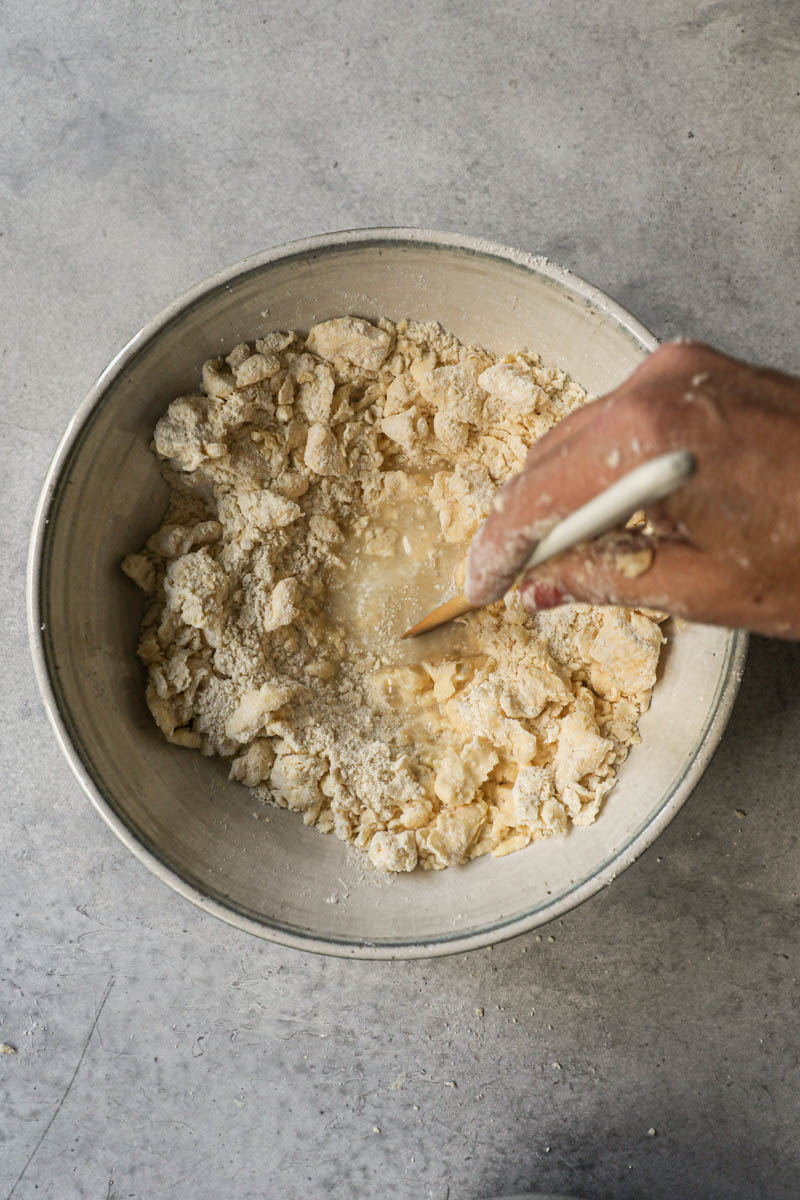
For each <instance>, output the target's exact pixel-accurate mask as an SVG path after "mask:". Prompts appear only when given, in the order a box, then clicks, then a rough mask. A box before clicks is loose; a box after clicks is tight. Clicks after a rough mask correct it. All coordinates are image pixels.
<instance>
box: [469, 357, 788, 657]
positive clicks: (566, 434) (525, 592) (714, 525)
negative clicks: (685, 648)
mask: <svg viewBox="0 0 800 1200" xmlns="http://www.w3.org/2000/svg"><path fill="white" fill-rule="evenodd" d="M678 449H687V450H690V451H691V452H692V453H693V454H694V455H695V458H696V460H697V471H696V474H695V475H694V477H693V478H692V479H691V480H690V481H689V482H688V483H687V484H686V485H685V486H684V487H682V488H681V489H680V490H679V491H678V492H676V493H675V494H673V495H672V496H670V497H668V498H667V499H666V500H664V501H662V502H661V503H660V504H658V505H656V506H654V507H653V508H652V509H651V510H648V512H647V524H646V525H645V526H644V527H643V528H641V529H638V530H637V529H634V530H630V531H627V532H625V533H617V534H611V535H609V536H608V537H605V538H602V539H598V540H597V541H596V542H593V543H590V544H588V545H587V546H585V547H580V548H578V549H576V550H574V551H571V552H570V553H568V554H565V555H563V556H561V557H560V558H558V559H556V560H554V561H553V562H550V563H546V564H544V565H542V566H541V567H537V568H536V569H535V570H533V571H531V572H529V573H528V574H527V575H526V576H525V578H524V579H523V581H522V584H521V595H522V600H523V603H524V604H525V606H526V608H528V609H529V610H531V611H536V610H538V609H544V608H553V607H555V606H557V605H559V604H563V603H567V602H569V601H570V600H580V601H587V602H588V603H590V604H616V605H626V606H629V607H644V608H655V609H661V610H665V611H667V612H671V613H675V614H678V615H680V616H684V617H687V618H689V619H691V620H695V621H703V622H708V623H710V624H716V625H732V626H738V627H744V628H749V629H752V630H755V631H757V632H760V633H766V634H771V635H776V636H779V637H800V380H799V379H796V378H794V377H792V376H789V375H783V374H780V373H779V372H777V371H771V370H765V369H762V368H758V367H754V366H750V365H748V364H747V363H742V362H738V361H737V360H736V359H733V358H729V357H727V355H724V354H721V353H719V352H718V351H716V350H713V349H711V348H710V347H709V346H705V345H702V344H700V343H697V342H674V343H671V344H668V345H665V346H662V347H661V348H660V349H658V350H656V351H655V352H654V353H653V354H652V355H651V356H650V357H649V358H648V359H647V360H646V361H645V362H644V363H643V364H642V365H641V366H640V367H639V368H638V369H637V370H636V371H634V373H633V374H632V375H631V376H630V378H629V379H627V380H626V381H625V383H623V384H622V385H621V386H620V387H619V388H617V389H616V390H615V391H613V392H611V393H610V394H608V395H607V396H604V397H602V398H601V399H599V400H597V401H595V402H594V403H592V404H589V405H587V406H586V407H584V408H582V409H580V410H579V411H577V412H573V413H571V414H570V415H569V416H567V417H565V418H564V420H563V421H561V422H560V424H559V425H558V426H557V427H556V428H555V429H553V430H552V431H551V432H550V433H547V434H546V435H545V436H544V437H542V438H541V439H540V440H539V441H537V442H536V443H535V445H534V446H533V447H532V448H531V450H530V451H529V453H528V457H527V460H526V463H525V466H524V468H523V469H522V471H521V472H520V473H519V474H518V475H517V476H516V477H515V478H514V479H512V480H511V481H510V482H509V483H508V484H506V486H505V487H504V488H503V489H502V490H501V491H500V492H499V493H498V495H497V497H496V499H495V502H494V507H493V510H492V512H491V514H490V515H489V517H488V518H487V520H486V521H485V522H484V524H483V526H482V528H481V529H480V531H479V533H478V534H477V536H476V537H475V540H474V541H473V543H472V547H471V549H470V554H469V562H468V570H467V583H466V591H467V596H468V598H469V600H470V601H471V602H472V603H473V604H478V605H484V604H488V603H489V602H490V601H492V600H495V599H497V598H498V597H499V596H501V595H503V593H504V592H505V591H506V590H507V589H508V588H509V587H510V586H511V584H512V583H513V581H514V579H515V578H516V576H517V574H518V572H519V571H520V570H521V569H522V566H523V565H524V563H525V561H526V559H527V558H528V556H529V555H530V553H531V551H532V550H533V548H534V546H535V545H536V542H537V541H538V540H539V538H541V537H542V536H543V534H544V533H545V532H547V530H548V529H550V528H552V526H553V525H555V524H556V522H557V521H559V520H561V519H562V518H563V517H565V516H566V515H567V514H568V513H570V512H572V511H573V510H574V509H576V508H578V507H579V506H580V505H581V504H584V503H585V502H586V501H587V500H589V499H591V497H592V496H594V495H596V494H597V493H598V492H599V491H601V490H602V489H603V488H605V487H607V486H608V485H609V484H611V483H612V482H613V481H614V480H615V479H618V478H619V477H620V476H621V475H624V474H625V473H626V472H628V471H630V470H631V469H632V468H633V467H635V466H637V465H638V464H639V463H641V462H643V461H645V460H646V459H648V458H652V457H654V456H655V455H658V454H663V453H664V452H666V451H668V450H678Z"/></svg>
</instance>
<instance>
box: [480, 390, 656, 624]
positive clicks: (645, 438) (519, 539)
mask: <svg viewBox="0 0 800 1200" xmlns="http://www.w3.org/2000/svg"><path fill="white" fill-rule="evenodd" d="M659 440H660V434H659V430H658V427H657V425H656V424H655V423H654V422H653V421H652V420H651V419H650V417H649V414H648V405H647V403H646V401H642V399H640V398H639V397H638V396H637V394H636V393H630V394H620V395H618V396H614V395H612V396H610V397H606V398H605V399H604V400H599V401H596V402H595V403H593V404H590V405H588V406H587V407H586V408H585V409H581V410H579V411H578V412H576V413H573V414H571V415H570V416H569V417H567V418H566V419H565V420H563V421H561V422H560V423H559V425H558V426H557V427H556V429H555V430H553V431H552V432H551V433H548V434H546V435H545V437H543V438H542V439H541V440H540V441H539V442H538V443H536V446H535V447H534V449H533V452H532V453H531V455H530V458H529V461H528V462H527V463H526V465H525V467H524V468H523V470H522V471H521V472H520V473H519V475H517V476H515V477H514V478H513V479H512V480H510V481H509V483H507V484H506V486H505V487H504V488H502V489H501V490H500V492H499V493H498V495H497V496H496V497H495V502H494V506H493V509H492V512H491V513H490V514H489V516H488V517H487V518H486V520H485V522H484V523H483V525H482V527H481V529H480V530H479V531H478V533H477V535H476V537H475V539H474V541H473V543H472V546H471V547H470V552H469V557H468V560H467V575H466V593H467V597H468V598H469V600H470V602H471V603H472V604H476V605H483V604H489V603H490V602H491V601H492V600H496V599H497V598H498V597H499V596H502V595H503V594H504V593H505V592H506V591H508V589H509V587H510V586H511V584H512V583H513V582H514V580H515V579H516V577H517V575H518V573H519V572H520V570H521V569H522V568H523V566H524V565H525V562H526V561H527V559H528V557H529V556H530V554H531V552H532V551H533V549H534V547H535V546H536V543H537V542H538V541H539V540H540V539H541V538H542V537H543V536H544V534H545V533H547V532H548V531H549V530H550V529H552V527H553V526H554V525H555V524H556V523H557V522H558V521H559V520H561V519H562V518H563V517H565V516H566V515H567V514H568V513H571V512H573V511H574V510H575V509H576V508H579V507H580V506H581V505H582V504H585V503H586V502H587V501H588V500H591V499H592V497H593V496H596V495H597V493H598V492H600V491H602V490H603V489H604V488H606V487H608V486H609V485H610V484H611V483H613V482H614V481H615V480H616V479H618V478H619V477H620V476H621V475H624V474H625V473H626V472H627V471H630V470H631V469H632V468H633V467H634V466H636V465H637V464H638V463H639V462H641V461H642V460H643V459H645V458H649V457H651V456H652V455H654V454H657V453H660V452H661V450H662V449H663V448H665V447H662V446H661V445H659Z"/></svg>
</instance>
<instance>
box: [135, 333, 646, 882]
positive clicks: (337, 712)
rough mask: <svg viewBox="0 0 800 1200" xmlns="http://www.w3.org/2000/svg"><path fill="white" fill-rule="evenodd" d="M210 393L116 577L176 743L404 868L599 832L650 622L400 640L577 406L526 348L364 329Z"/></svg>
mask: <svg viewBox="0 0 800 1200" xmlns="http://www.w3.org/2000/svg"><path fill="white" fill-rule="evenodd" d="M200 377H201V381H202V383H201V387H200V388H199V390H198V391H197V392H196V393H193V394H191V395H188V396H181V397H179V398H178V399H176V400H174V401H173V402H172V404H170V406H169V408H168V409H167V412H166V413H165V414H164V416H163V417H162V418H161V420H160V421H159V422H158V424H157V426H156V429H155V432H154V437H153V447H154V450H155V453H156V454H157V455H158V457H159V459H160V460H161V463H162V468H163V473H164V476H165V478H166V480H167V482H168V483H169V486H170V500H169V507H168V510H167V513H166V515H165V518H164V522H163V524H162V526H161V528H160V529H158V530H157V531H156V532H154V534H153V535H152V537H151V538H150V539H149V541H148V542H147V545H146V546H145V548H144V549H143V550H142V551H141V552H140V553H134V554H131V555H129V556H128V557H127V558H126V559H125V561H124V563H123V569H124V571H125V572H126V573H127V574H128V575H129V576H130V577H131V579H133V580H134V581H135V582H136V583H137V584H138V585H139V586H140V587H141V588H142V589H143V590H144V591H145V592H146V593H147V596H148V604H147V608H146V612H145V616H144V621H143V625H142V632H141V639H140V643H139V656H140V658H141V660H142V662H143V663H144V664H145V666H146V668H147V675H148V682H147V693H146V695H147V702H148V705H149V707H150V710H151V712H152V714H153V717H154V719H155V721H156V723H157V725H158V727H159V729H160V730H161V732H162V733H163V735H164V736H165V737H166V738H167V739H168V740H169V741H170V742H173V743H175V744H177V745H179V746H183V747H187V748H189V749H193V750H199V751H200V752H201V753H203V754H206V755H219V756H222V757H225V758H228V759H230V763H231V765H230V774H231V778H232V779H235V780H239V781H241V782H242V783H243V784H245V785H246V786H247V787H249V788H252V789H253V791H254V792H255V794H256V796H258V797H259V798H260V799H261V800H263V801H266V802H269V803H272V804H276V805H279V806H281V807H284V808H289V809H292V810H294V811H296V812H298V813H300V814H302V819H303V821H304V822H305V823H306V824H307V825H315V826H316V827H317V828H318V829H319V830H321V831H323V832H326V833H328V832H333V833H335V834H336V836H337V837H339V838H341V839H343V840H345V841H347V842H350V843H353V844H354V845H355V846H357V847H358V848H360V849H361V850H362V851H364V852H365V853H366V854H367V855H368V856H369V858H370V860H371V862H372V863H373V864H374V866H375V867H377V868H379V869H381V870H385V871H395V872H396V871H411V870H413V869H414V868H415V867H416V866H417V865H418V864H419V865H421V866H422V867H425V868H434V869H438V868H443V867H448V866H452V865H454V864H457V863H463V862H466V861H468V860H469V859H471V858H475V857H476V856H478V855H482V854H486V853H491V854H493V855H495V856H496V857H500V856H502V855H505V854H508V853H511V852H512V851H515V850H519V849H521V848H522V847H523V846H526V845H528V844H529V843H530V842H531V841H533V840H534V839H538V838H543V837H549V836H551V835H554V834H563V833H565V832H567V831H568V829H569V827H570V825H571V824H575V825H585V824H588V823H589V822H591V821H593V820H594V819H595V818H596V816H597V814H598V812H599V810H600V807H601V805H602V802H603V800H604V798H605V797H606V796H607V795H608V793H609V792H610V791H611V789H612V787H613V786H614V783H615V779H616V772H617V769H618V767H619V764H620V763H621V762H622V761H623V759H624V758H625V756H626V755H627V753H628V750H629V748H630V747H631V746H632V745H633V744H634V743H636V742H637V741H638V740H639V735H638V732H637V722H638V719H639V716H640V714H641V713H642V712H643V711H644V710H645V709H646V708H647V705H648V704H649V701H650V694H651V690H652V688H653V684H654V682H655V673H656V666H657V663H658V657H659V651H660V647H661V643H662V640H663V639H662V635H661V631H660V628H659V625H658V623H657V622H656V621H655V620H653V619H652V617H651V616H650V615H647V614H644V613H640V612H632V611H627V610H625V609H619V608H604V609H596V608H591V607H589V606H588V605H583V604H576V605H572V606H569V607H565V608H560V609H557V610H554V611H552V612H544V613H539V614H537V615H535V616H529V615H527V614H526V613H525V612H524V611H523V609H522V608H521V606H520V604H519V601H518V597H517V594H516V593H515V592H512V593H509V595H507V596H506V597H505V599H504V600H502V601H500V602H498V603H497V604H494V605H492V606H491V607H490V608H488V609H485V610H483V611H482V612H479V613H476V614H474V615H473V616H471V617H470V618H469V619H468V620H467V621H466V622H464V623H463V624H461V625H460V626H455V627H451V628H450V629H449V630H446V631H443V632H442V633H441V634H436V635H429V638H428V639H422V640H420V641H419V642H416V643H400V642H399V641H398V636H399V634H400V633H401V632H402V631H403V629H404V628H406V627H407V626H408V625H410V624H411V623H412V622H413V620H415V619H416V618H417V617H419V616H421V615H422V614H423V613H424V612H425V611H427V610H428V609H429V608H430V607H432V606H433V605H434V604H436V603H439V602H440V601H441V600H442V599H444V598H446V596H447V594H452V592H453V590H455V589H456V588H459V587H460V585H461V583H462V574H461V572H462V564H463V560H464V557H465V555H466V550H467V547H468V544H469V540H470V539H471V537H472V536H473V534H474V533H475V531H476V529H477V528H478V525H479V524H480V522H481V520H482V519H483V518H484V517H485V515H486V513H487V512H488V510H489V508H490V506H491V503H492V498H493V496H494V495H495V493H496V491H497V488H498V487H499V486H500V485H501V484H503V483H504V482H505V481H506V479H508V478H509V476H510V475H512V474H514V473H515V472H517V471H518V470H519V469H520V468H521V467H522V465H523V462H524V459H525V455H526V452H527V450H528V448H529V446H530V445H531V444H532V442H534V441H535V440H536V438H538V437H540V436H541V435H542V434H543V433H545V432H546V431H547V430H548V429H550V428H551V427H552V426H553V425H554V424H555V423H556V422H557V421H558V420H559V419H560V418H561V417H563V416H564V415H566V414H567V413H569V412H570V411H572V410H573V409H574V408H576V407H577V406H579V405H581V404H583V403H584V402H585V401H586V399H587V396H586V393H585V392H584V391H583V389H582V388H581V387H579V386H578V384H576V383H575V382H574V381H572V380H571V379H570V378H569V377H567V376H566V375H565V374H564V373H563V372H561V371H559V370H556V369H554V368H552V367H547V366H545V365H544V364H543V363H542V361H541V360H540V358H539V357H538V356H537V355H536V354H533V353H528V352H521V353H517V354H510V355H507V356H506V357H505V358H500V359H499V358H498V357H497V356H495V355H492V354H489V353H487V352H486V351H484V350H481V349H477V348H475V347H472V346H465V345H462V344H461V343H460V342H459V341H458V340H457V339H456V338H455V337H454V336H453V335H452V334H449V333H447V332H446V331H445V330H444V329H442V328H441V327H440V326H439V325H437V324H433V323H420V322H416V321H406V320H403V321H399V322H398V323H397V324H395V323H393V322H392V321H389V320H380V321H377V322H375V323H370V322H367V321H363V320H360V319H358V318H354V317H339V318H336V319H334V320H330V321H324V322H322V323H320V324H318V325H316V326H315V327H314V328H313V329H311V331H310V332H309V334H308V336H307V337H305V339H304V338H303V336H302V335H300V334H298V333H283V332H270V333H266V334H265V335H264V337H263V338H260V339H257V340H256V341H255V343H254V344H250V343H242V344H240V345H238V346H235V347H234V348H233V350H231V352H230V354H228V356H227V357H226V358H218V359H212V360H209V361H208V362H206V363H205V364H204V365H203V367H202V370H201V372H200Z"/></svg>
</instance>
